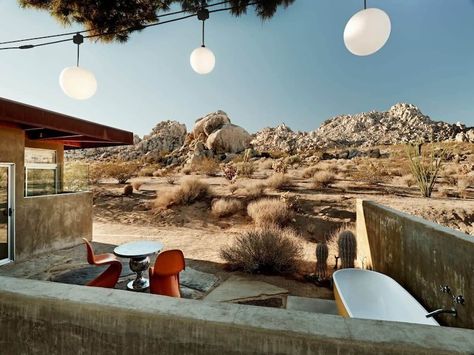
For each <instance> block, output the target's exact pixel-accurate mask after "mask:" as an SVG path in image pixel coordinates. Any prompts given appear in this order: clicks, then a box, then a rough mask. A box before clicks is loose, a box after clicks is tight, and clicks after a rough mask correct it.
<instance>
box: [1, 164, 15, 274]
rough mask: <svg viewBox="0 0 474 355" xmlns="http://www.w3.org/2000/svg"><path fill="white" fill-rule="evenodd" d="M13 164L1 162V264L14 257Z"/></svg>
mask: <svg viewBox="0 0 474 355" xmlns="http://www.w3.org/2000/svg"><path fill="white" fill-rule="evenodd" d="M12 170H13V164H3V163H0V265H1V264H4V263H7V262H9V261H11V260H12V259H13V246H12V243H13V237H12V235H13V225H12V217H13V201H12V198H11V196H13V178H12V176H13V175H12Z"/></svg>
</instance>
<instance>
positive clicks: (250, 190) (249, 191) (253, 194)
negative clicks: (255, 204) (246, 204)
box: [242, 182, 265, 200]
mask: <svg viewBox="0 0 474 355" xmlns="http://www.w3.org/2000/svg"><path fill="white" fill-rule="evenodd" d="M242 192H243V194H244V195H245V196H246V197H247V198H249V199H251V200H255V199H256V198H260V197H262V196H263V195H265V185H264V184H262V183H260V182H253V183H251V184H248V185H246V186H245V187H244V188H243V189H242Z"/></svg>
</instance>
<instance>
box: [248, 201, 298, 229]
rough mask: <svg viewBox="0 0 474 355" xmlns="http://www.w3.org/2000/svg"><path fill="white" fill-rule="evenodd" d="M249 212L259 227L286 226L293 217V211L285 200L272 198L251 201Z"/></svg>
mask: <svg viewBox="0 0 474 355" xmlns="http://www.w3.org/2000/svg"><path fill="white" fill-rule="evenodd" d="M247 213H248V215H249V216H250V217H251V218H252V219H253V221H254V223H255V225H256V226H258V227H267V226H278V227H284V226H286V225H287V224H288V223H290V222H291V220H292V218H293V212H292V211H291V210H290V208H289V207H288V205H287V204H286V203H285V202H283V201H281V200H277V199H272V198H262V199H260V200H257V201H254V202H251V203H250V204H249V205H248V206H247Z"/></svg>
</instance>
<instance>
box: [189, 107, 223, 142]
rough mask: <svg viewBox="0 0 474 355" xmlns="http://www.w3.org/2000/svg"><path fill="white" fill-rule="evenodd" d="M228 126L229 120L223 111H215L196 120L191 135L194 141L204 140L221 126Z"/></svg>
mask: <svg viewBox="0 0 474 355" xmlns="http://www.w3.org/2000/svg"><path fill="white" fill-rule="evenodd" d="M226 124H230V119H229V117H228V116H227V114H226V113H225V112H224V111H221V110H219V111H216V112H213V113H210V114H208V115H206V116H204V117H201V118H199V119H197V120H196V123H195V124H194V128H193V135H194V138H196V139H204V140H205V139H206V138H207V137H209V136H210V135H211V134H212V133H213V132H215V131H217V130H218V129H219V128H221V127H222V126H224V125H226Z"/></svg>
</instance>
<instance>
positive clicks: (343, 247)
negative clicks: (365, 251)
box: [337, 231, 357, 269]
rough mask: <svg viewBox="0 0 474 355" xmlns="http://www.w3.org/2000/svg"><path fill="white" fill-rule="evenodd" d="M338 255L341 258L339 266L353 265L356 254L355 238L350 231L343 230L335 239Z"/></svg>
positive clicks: (347, 266) (343, 267) (348, 266)
mask: <svg viewBox="0 0 474 355" xmlns="http://www.w3.org/2000/svg"><path fill="white" fill-rule="evenodd" d="M337 246H338V249H339V257H340V258H341V268H342V269H345V268H352V267H354V260H355V258H356V256H357V240H356V237H355V235H354V233H352V232H351V231H343V232H341V233H340V234H339V238H338V240H337Z"/></svg>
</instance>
